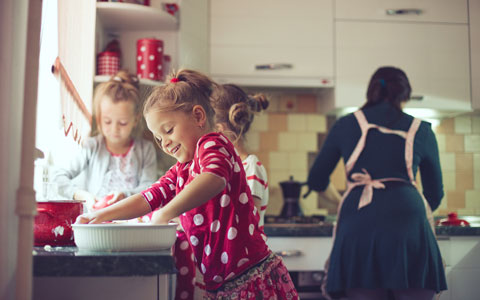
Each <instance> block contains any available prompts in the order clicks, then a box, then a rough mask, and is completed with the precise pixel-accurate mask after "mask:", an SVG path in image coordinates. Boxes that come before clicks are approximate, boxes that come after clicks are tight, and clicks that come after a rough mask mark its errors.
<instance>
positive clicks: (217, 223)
mask: <svg viewBox="0 0 480 300" xmlns="http://www.w3.org/2000/svg"><path fill="white" fill-rule="evenodd" d="M219 229H220V221H219V220H215V221H213V222H212V224H211V225H210V230H211V231H212V232H217V231H218V230H219Z"/></svg>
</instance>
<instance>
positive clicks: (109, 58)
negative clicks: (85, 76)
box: [97, 51, 120, 76]
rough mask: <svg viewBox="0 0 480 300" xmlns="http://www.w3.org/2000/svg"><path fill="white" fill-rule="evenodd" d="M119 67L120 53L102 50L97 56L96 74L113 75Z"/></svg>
mask: <svg viewBox="0 0 480 300" xmlns="http://www.w3.org/2000/svg"><path fill="white" fill-rule="evenodd" d="M119 68H120V55H119V53H117V52H112V51H104V52H100V53H99V54H98V56H97V75H110V76H111V75H115V74H117V72H118V69H119Z"/></svg>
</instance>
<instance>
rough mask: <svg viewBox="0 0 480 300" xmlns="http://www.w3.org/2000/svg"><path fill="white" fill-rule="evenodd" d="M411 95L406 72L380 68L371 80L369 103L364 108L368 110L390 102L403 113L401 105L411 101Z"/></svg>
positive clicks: (397, 69) (368, 95)
mask: <svg viewBox="0 0 480 300" xmlns="http://www.w3.org/2000/svg"><path fill="white" fill-rule="evenodd" d="M411 93H412V88H411V87H410V82H409V81H408V77H407V75H406V74H405V72H403V71H402V70H401V69H399V68H395V67H389V66H387V67H380V68H378V69H377V70H376V71H375V73H374V74H373V75H372V78H371V79H370V83H369V84H368V90H367V102H366V103H365V104H364V105H363V107H362V108H367V107H370V106H373V105H375V104H377V103H380V102H389V103H390V104H392V105H393V106H394V107H395V108H397V109H398V110H400V111H401V110H402V107H401V103H402V102H405V101H408V100H410V94H411Z"/></svg>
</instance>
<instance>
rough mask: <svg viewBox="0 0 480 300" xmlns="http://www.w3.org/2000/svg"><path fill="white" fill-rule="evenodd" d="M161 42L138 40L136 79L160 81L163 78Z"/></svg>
mask: <svg viewBox="0 0 480 300" xmlns="http://www.w3.org/2000/svg"><path fill="white" fill-rule="evenodd" d="M162 67H163V41H162V40H157V39H140V40H138V41H137V76H138V78H143V79H150V80H161V79H162V78H163V69H162Z"/></svg>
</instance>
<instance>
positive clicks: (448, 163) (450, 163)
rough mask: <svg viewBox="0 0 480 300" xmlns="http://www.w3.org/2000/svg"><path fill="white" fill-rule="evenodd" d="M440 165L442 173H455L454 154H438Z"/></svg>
mask: <svg viewBox="0 0 480 300" xmlns="http://www.w3.org/2000/svg"><path fill="white" fill-rule="evenodd" d="M440 165H441V167H442V170H443V171H455V154H454V153H440Z"/></svg>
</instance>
